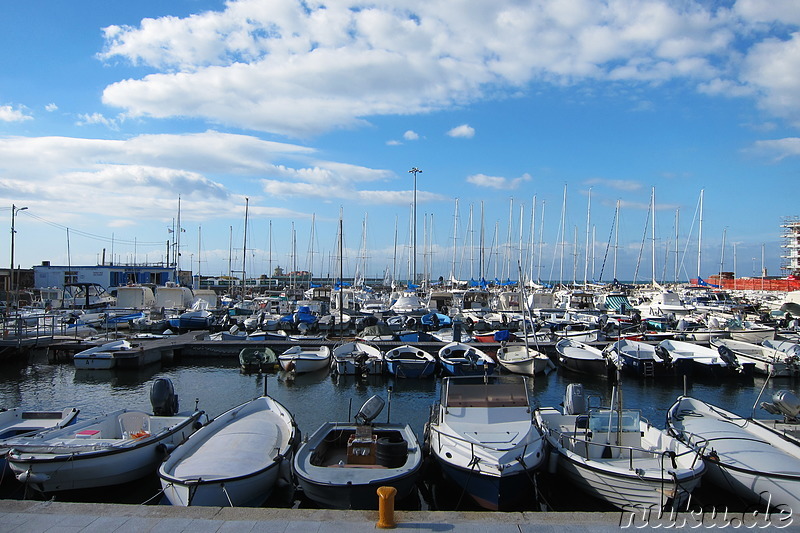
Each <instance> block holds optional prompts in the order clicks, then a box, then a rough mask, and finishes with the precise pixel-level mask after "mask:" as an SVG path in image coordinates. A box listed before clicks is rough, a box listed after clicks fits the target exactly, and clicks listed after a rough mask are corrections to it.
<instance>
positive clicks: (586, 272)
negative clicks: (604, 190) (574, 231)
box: [583, 187, 592, 287]
mask: <svg viewBox="0 0 800 533" xmlns="http://www.w3.org/2000/svg"><path fill="white" fill-rule="evenodd" d="M591 225H592V188H591V187H589V201H588V207H587V208H586V261H585V262H584V265H583V285H584V287H585V286H586V285H588V283H589V228H590V227H591Z"/></svg>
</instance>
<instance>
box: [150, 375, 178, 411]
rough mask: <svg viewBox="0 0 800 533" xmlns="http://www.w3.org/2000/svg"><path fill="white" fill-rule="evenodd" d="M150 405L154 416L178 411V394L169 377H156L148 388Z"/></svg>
mask: <svg viewBox="0 0 800 533" xmlns="http://www.w3.org/2000/svg"><path fill="white" fill-rule="evenodd" d="M150 405H151V406H153V414H154V415H156V416H174V415H175V414H177V413H178V395H177V394H175V387H174V386H173V385H172V380H170V379H169V378H158V379H156V380H155V381H154V382H153V386H152V387H151V388H150Z"/></svg>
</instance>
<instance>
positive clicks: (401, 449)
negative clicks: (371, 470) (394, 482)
mask: <svg viewBox="0 0 800 533" xmlns="http://www.w3.org/2000/svg"><path fill="white" fill-rule="evenodd" d="M375 458H376V459H377V462H378V464H379V465H381V466H385V467H387V468H400V467H401V466H403V465H404V464H405V463H406V459H407V458H408V442H406V441H405V440H403V439H400V440H399V441H393V440H392V439H390V438H388V437H381V438H380V439H378V441H377V446H376V450H375Z"/></svg>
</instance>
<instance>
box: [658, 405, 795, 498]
mask: <svg viewBox="0 0 800 533" xmlns="http://www.w3.org/2000/svg"><path fill="white" fill-rule="evenodd" d="M773 399H774V400H775V403H774V404H770V408H771V409H774V410H775V411H780V412H782V413H783V414H784V415H785V416H786V417H788V418H790V419H793V420H794V421H795V422H794V426H795V428H796V426H797V423H796V421H797V416H798V414H800V400H798V399H797V397H796V396H794V395H793V394H791V393H789V392H788V391H779V392H778V393H776V394H775V395H774V396H773ZM762 406H765V404H762ZM770 425H771V423H769V422H767V423H765V422H761V421H757V420H754V419H752V418H745V417H742V416H739V415H736V414H734V413H731V412H729V411H726V410H724V409H722V408H720V407H717V406H715V405H712V404H710V403H707V402H704V401H702V400H699V399H696V398H691V397H688V396H680V397H679V398H678V400H677V401H676V402H675V403H674V404H673V405H672V407H670V409H669V411H668V412H667V428H668V429H669V430H670V432H671V433H672V434H674V435H676V436H677V437H678V438H680V439H681V440H683V441H684V442H685V443H686V444H688V445H689V446H692V447H693V448H694V449H695V450H697V452H698V453H700V454H702V456H703V459H704V460H705V463H706V466H707V468H708V474H707V478H709V480H710V481H711V482H713V483H714V484H715V485H718V486H720V487H722V488H724V489H726V490H729V491H732V492H734V493H735V494H737V495H738V496H739V497H741V498H742V499H743V500H745V501H746V502H749V503H751V504H755V505H764V506H772V507H776V508H779V509H783V510H788V511H789V512H793V511H794V510H795V509H800V442H799V441H798V439H797V436H796V435H797V433H796V431H795V437H794V438H792V437H791V436H787V434H786V433H785V430H784V431H781V430H780V429H778V428H775V427H770ZM765 510H766V509H765Z"/></svg>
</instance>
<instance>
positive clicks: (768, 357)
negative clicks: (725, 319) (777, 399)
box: [711, 338, 800, 377]
mask: <svg viewBox="0 0 800 533" xmlns="http://www.w3.org/2000/svg"><path fill="white" fill-rule="evenodd" d="M764 342H765V343H771V342H775V341H771V340H769V339H767V340H765V341H764ZM711 346H712V347H713V348H716V349H717V351H718V352H719V353H720V354H725V355H726V357H728V358H735V359H736V360H738V361H740V362H742V363H749V364H752V366H753V371H754V372H757V373H759V374H763V375H767V376H773V377H789V376H793V375H796V374H797V372H798V370H800V367H798V365H796V364H793V361H792V358H791V356H788V355H787V354H786V353H785V352H783V351H781V350H778V349H777V348H772V347H770V346H769V345H764V344H753V343H752V342H745V341H737V340H734V339H723V338H716V339H711ZM795 359H796V358H795Z"/></svg>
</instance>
